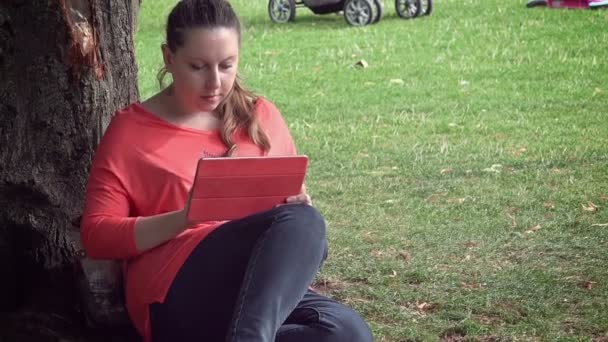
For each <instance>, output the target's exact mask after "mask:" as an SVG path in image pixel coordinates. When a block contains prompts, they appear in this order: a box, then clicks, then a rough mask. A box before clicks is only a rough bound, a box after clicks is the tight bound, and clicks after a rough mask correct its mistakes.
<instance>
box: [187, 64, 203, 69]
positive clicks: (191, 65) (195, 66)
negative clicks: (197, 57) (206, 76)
mask: <svg viewBox="0 0 608 342" xmlns="http://www.w3.org/2000/svg"><path fill="white" fill-rule="evenodd" d="M190 67H191V68H192V70H201V69H202V68H204V66H202V65H197V64H190Z"/></svg>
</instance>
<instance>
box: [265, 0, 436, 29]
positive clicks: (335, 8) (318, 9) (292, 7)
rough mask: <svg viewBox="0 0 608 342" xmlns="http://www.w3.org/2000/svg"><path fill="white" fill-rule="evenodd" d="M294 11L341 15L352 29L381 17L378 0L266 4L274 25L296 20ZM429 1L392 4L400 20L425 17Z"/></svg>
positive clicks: (303, 0)
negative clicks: (304, 9)
mask: <svg viewBox="0 0 608 342" xmlns="http://www.w3.org/2000/svg"><path fill="white" fill-rule="evenodd" d="M296 7H307V8H308V9H310V10H311V11H312V12H313V13H314V14H328V13H340V12H342V13H343V16H344V20H346V22H347V23H348V24H349V25H352V26H365V25H368V24H375V23H377V22H379V21H380V19H382V16H383V15H384V4H383V3H382V0H269V1H268V16H269V17H270V20H272V21H273V22H275V23H281V24H282V23H287V22H289V21H293V20H294V19H295V17H296ZM432 7H433V5H432V0H395V10H396V11H397V14H398V15H399V16H400V17H401V18H404V19H410V18H415V17H417V16H419V15H429V14H431V11H432Z"/></svg>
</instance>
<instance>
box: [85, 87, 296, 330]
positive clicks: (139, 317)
mask: <svg viewBox="0 0 608 342" xmlns="http://www.w3.org/2000/svg"><path fill="white" fill-rule="evenodd" d="M255 111H256V115H257V118H258V120H259V123H260V125H261V127H262V129H263V130H264V131H265V132H266V134H267V135H268V138H269V140H270V143H271V149H270V151H269V152H268V155H294V154H296V149H295V146H294V143H293V140H292V137H291V135H290V133H289V130H288V128H287V125H286V124H285V122H284V120H283V118H282V116H281V114H280V113H279V111H278V110H277V109H276V107H275V106H274V105H273V104H272V103H270V102H269V101H267V100H265V99H263V98H259V99H258V100H257V102H256V105H255ZM235 142H236V144H237V146H238V148H237V150H236V155H237V156H261V155H263V154H264V153H263V151H262V150H261V149H260V148H258V147H257V146H256V145H255V144H253V143H252V142H251V141H250V140H249V139H248V138H247V136H246V135H244V134H235ZM225 152H226V146H225V145H224V143H223V142H222V140H221V138H220V134H219V131H202V130H196V129H189V128H184V127H179V126H176V125H173V124H171V123H169V122H167V121H165V120H162V119H160V118H159V117H157V116H155V115H154V114H152V113H150V112H148V111H146V109H144V107H142V106H141V105H140V104H139V103H135V104H132V105H130V106H128V107H126V108H124V109H122V110H119V111H117V112H116V113H115V115H114V116H113V118H112V121H111V122H110V125H109V126H108V128H107V130H106V132H105V133H104V136H103V138H102V140H101V142H100V144H99V146H98V147H97V150H96V152H95V157H94V160H93V164H92V167H91V172H90V175H89V180H88V184H87V189H86V201H85V210H84V213H83V217H82V223H81V240H82V244H83V246H84V249H85V251H86V253H87V255H88V256H89V257H91V258H97V259H121V260H124V265H125V267H124V270H125V277H124V279H125V295H126V307H127V310H128V312H129V315H130V317H131V320H132V321H133V324H134V325H135V327H136V329H137V330H138V332H139V333H140V334H141V335H142V337H143V338H144V341H145V342H150V341H151V333H150V320H149V310H148V307H149V304H151V303H155V302H161V303H162V302H163V301H164V299H165V296H166V294H167V291H168V290H169V287H170V286H171V283H172V281H173V278H174V277H175V275H176V274H177V272H178V270H179V269H180V267H181V266H182V264H183V263H184V262H185V261H186V259H187V258H188V256H189V255H190V253H191V252H192V250H193V249H194V248H195V247H196V245H197V244H198V243H199V242H200V241H201V240H202V239H204V238H205V236H207V235H208V234H209V233H210V232H212V231H213V230H214V229H215V228H216V227H218V226H219V225H220V224H221V223H222V222H205V223H203V224H200V225H198V226H196V227H194V228H191V229H188V230H186V231H184V232H182V233H181V234H179V235H178V236H176V237H175V238H173V239H171V240H169V241H167V242H165V243H164V244H162V245H160V246H157V247H155V248H153V249H150V250H148V251H145V252H143V253H142V252H140V251H139V250H137V247H136V245H135V236H134V226H135V222H136V221H137V220H138V218H140V217H145V216H152V215H158V214H162V213H166V212H170V211H175V210H180V209H182V208H183V207H184V204H185V201H186V199H187V196H188V191H189V190H190V187H191V185H192V181H193V178H194V173H195V171H196V163H197V161H198V159H199V158H200V157H202V156H221V155H223V154H224V153H225ZM210 281H213V280H212V279H210Z"/></svg>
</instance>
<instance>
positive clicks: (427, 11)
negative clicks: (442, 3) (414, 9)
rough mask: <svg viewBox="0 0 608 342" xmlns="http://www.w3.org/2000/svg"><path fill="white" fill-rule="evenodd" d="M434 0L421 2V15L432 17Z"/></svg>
mask: <svg viewBox="0 0 608 342" xmlns="http://www.w3.org/2000/svg"><path fill="white" fill-rule="evenodd" d="M431 12H433V0H420V15H431Z"/></svg>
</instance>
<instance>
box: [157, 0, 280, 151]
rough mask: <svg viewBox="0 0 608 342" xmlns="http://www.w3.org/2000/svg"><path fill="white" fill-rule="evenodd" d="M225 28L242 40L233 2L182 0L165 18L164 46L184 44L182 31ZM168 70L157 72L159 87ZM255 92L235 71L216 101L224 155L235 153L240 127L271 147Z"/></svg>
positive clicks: (260, 144) (255, 140) (173, 47)
mask: <svg viewBox="0 0 608 342" xmlns="http://www.w3.org/2000/svg"><path fill="white" fill-rule="evenodd" d="M220 27H221V28H228V29H233V30H235V31H236V32H237V35H238V39H239V46H240V43H241V23H240V22H239V18H238V17H237V15H236V13H235V12H234V10H233V9H232V6H230V4H229V3H228V1H226V0H181V1H179V2H178V3H177V5H175V7H174V8H173V10H171V13H170V14H169V18H168V20H167V42H166V43H167V46H168V47H169V50H171V52H173V53H175V52H176V51H177V49H179V48H180V47H182V46H183V45H184V41H185V33H186V32H187V31H188V30H190V29H197V28H205V29H214V28H220ZM166 74H167V70H166V69H165V68H164V67H163V68H162V69H161V70H160V71H159V73H158V81H159V84H160V87H161V88H163V80H164V78H165V76H166ZM256 100H257V96H256V95H255V94H253V93H252V92H251V91H249V90H247V89H245V88H244V87H243V86H242V85H241V81H240V79H239V77H238V75H237V77H236V80H235V81H234V86H233V87H232V90H231V91H230V93H229V94H228V95H227V96H226V99H225V100H224V101H223V102H222V103H221V104H220V105H219V107H218V109H217V112H218V115H219V117H220V120H221V121H222V127H221V137H222V141H223V142H224V144H226V146H227V147H228V152H226V155H227V156H230V155H232V154H233V153H234V151H235V149H236V144H235V143H234V139H233V136H234V134H235V133H236V132H237V130H239V129H243V131H244V132H247V134H248V136H249V138H250V139H251V140H252V141H253V143H254V144H256V145H257V146H258V147H260V148H262V149H263V150H264V151H265V152H268V150H269V149H270V141H269V140H268V136H267V135H266V134H265V133H264V131H263V130H262V128H261V127H260V125H259V123H258V121H257V118H256V115H255V110H254V107H255V102H256Z"/></svg>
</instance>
